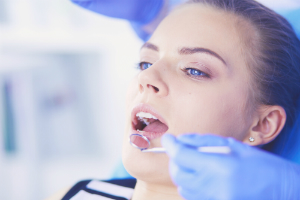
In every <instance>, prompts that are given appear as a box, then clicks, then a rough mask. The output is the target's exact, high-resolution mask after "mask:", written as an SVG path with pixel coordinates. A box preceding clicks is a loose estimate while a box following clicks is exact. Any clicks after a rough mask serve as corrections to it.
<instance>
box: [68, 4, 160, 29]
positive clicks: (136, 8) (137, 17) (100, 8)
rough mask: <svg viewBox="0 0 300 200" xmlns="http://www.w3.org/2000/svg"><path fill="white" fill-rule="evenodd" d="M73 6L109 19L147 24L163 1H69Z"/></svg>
mask: <svg viewBox="0 0 300 200" xmlns="http://www.w3.org/2000/svg"><path fill="white" fill-rule="evenodd" d="M71 1H72V2H74V3H75V4H78V5H79V6H81V7H83V8H86V9H88V10H91V11H94V12H96V13H99V14H102V15H106V16H109V17H115V18H122V19H127V20H129V21H131V22H135V23H139V24H147V23H148V22H150V21H151V20H152V19H153V18H154V17H155V16H156V15H157V14H158V12H159V11H160V9H161V7H162V5H163V0H147V1H146V0H71Z"/></svg>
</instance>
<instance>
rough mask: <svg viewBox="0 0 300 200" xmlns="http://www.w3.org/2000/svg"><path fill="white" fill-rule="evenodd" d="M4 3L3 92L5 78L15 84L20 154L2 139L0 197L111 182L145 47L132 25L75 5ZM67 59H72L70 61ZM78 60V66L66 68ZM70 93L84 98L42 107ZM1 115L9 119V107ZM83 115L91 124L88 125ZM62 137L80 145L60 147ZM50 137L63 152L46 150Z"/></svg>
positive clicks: (38, 0) (40, 0)
mask: <svg viewBox="0 0 300 200" xmlns="http://www.w3.org/2000/svg"><path fill="white" fill-rule="evenodd" d="M0 3H1V5H4V7H2V8H0V12H1V11H4V9H5V13H6V15H5V17H4V18H3V17H2V20H1V19H0V21H1V23H0V80H1V83H2V84H1V87H2V88H3V81H4V80H6V81H7V80H9V83H10V84H11V85H13V86H12V88H13V90H12V92H11V96H12V99H14V100H13V103H12V105H13V106H12V107H13V112H14V119H15V123H16V126H17V128H16V130H15V134H16V136H17V138H16V145H17V150H16V151H15V152H13V153H11V154H8V153H7V152H5V151H4V145H3V141H2V140H3V138H2V137H1V139H0V142H1V145H0V148H1V150H0V179H1V181H0V183H1V184H0V199H5V200H11V199H23V200H27V199H28V200H33V199H42V198H45V197H47V196H49V195H51V194H53V193H54V192H56V191H57V190H59V189H61V188H63V187H65V186H71V185H73V184H74V183H75V182H76V181H78V180H80V179H86V178H100V179H103V178H108V177H109V176H110V175H111V172H112V169H113V168H114V167H115V166H116V163H117V162H118V161H119V160H120V151H121V141H122V137H123V129H124V118H125V113H124V98H125V93H126V88H127V85H128V83H129V81H130V79H131V77H132V76H133V75H134V74H135V73H136V71H135V69H134V65H135V64H136V63H137V62H138V59H137V58H138V52H139V48H140V46H141V41H140V40H139V39H138V38H137V37H136V36H135V34H134V33H133V31H132V30H131V28H130V26H129V24H128V23H127V22H125V21H122V20H115V19H111V18H106V17H102V16H99V15H97V14H94V13H91V12H89V11H86V10H83V9H81V8H79V7H77V6H75V5H73V4H72V3H70V2H69V1H68V0H64V1H61V0H52V1H46V0H26V1H24V0H5V1H4V0H1V2H0ZM1 13H4V12H1ZM62 55H69V57H68V58H67V59H69V61H66V60H64V59H63V58H61V57H62ZM70 55H71V56H70ZM76 55H78V57H79V58H80V59H79V58H76ZM72 56H73V57H72ZM74 56H75V57H74ZM81 57H82V58H81ZM72 59H73V60H72ZM77 61H78V62H80V63H73V64H74V65H78V66H77V67H74V68H72V66H66V65H68V64H67V63H68V62H69V63H70V65H72V62H77ZM78 77H80V78H78ZM64 78H66V79H68V80H66V81H65V80H64ZM51 80H53V82H51ZM68 84H69V85H68ZM66 88H67V91H72V89H73V90H74V91H73V92H74V93H75V95H77V99H76V98H75V100H72V99H71V100H70V102H69V104H68V102H67V103H65V104H63V106H62V107H58V108H55V109H52V110H51V109H50V110H48V111H44V110H43V108H41V104H40V102H43V99H44V98H46V97H47V98H48V97H49V98H50V99H51V97H55V95H58V96H59V94H60V92H61V91H60V90H61V89H66ZM1 92H3V91H2V89H1ZM63 94H65V93H63ZM51 95H52V96H51ZM0 97H1V98H0V99H1V101H0V102H2V99H3V94H1V95H0ZM63 97H64V98H65V96H63ZM0 109H1V111H2V112H1V113H2V114H1V118H3V116H4V115H3V111H4V109H3V105H2V104H1V107H0ZM81 115H85V116H87V117H88V118H89V119H86V121H84V122H83V121H82V119H83V118H82V116H81ZM78 120H79V121H78ZM76 122H78V123H76ZM59 123H62V124H59ZM3 124H4V122H3V119H2V123H0V125H1V127H2V126H3ZM49 127H50V129H51V131H52V132H51V131H50V130H49ZM76 127H78V128H76ZM46 133H47V134H46ZM55 134H56V135H57V136H55ZM59 134H60V135H59ZM83 134H89V135H90V136H89V137H90V139H91V138H92V140H94V147H93V148H90V149H89V150H87V149H88V148H89V147H88V145H87V144H86V143H87V141H80V137H81V135H83ZM1 135H3V134H1ZM59 137H61V140H63V141H68V139H69V138H72V142H73V144H69V143H62V144H60V143H59V141H58V140H57V138H59ZM76 138H77V139H76ZM78 138H79V139H78ZM46 139H48V140H52V141H55V142H54V144H53V145H57V146H52V147H51V146H49V147H45V146H41V145H43V144H45V141H44V140H46ZM64 146H65V149H64V148H63V147H64ZM68 148H69V149H72V151H71V152H69V151H68V150H69V149H68ZM84 148H86V149H84ZM58 149H59V150H58ZM55 150H56V151H55ZM90 151H93V152H90ZM89 152H90V153H89ZM45 155H46V156H45Z"/></svg>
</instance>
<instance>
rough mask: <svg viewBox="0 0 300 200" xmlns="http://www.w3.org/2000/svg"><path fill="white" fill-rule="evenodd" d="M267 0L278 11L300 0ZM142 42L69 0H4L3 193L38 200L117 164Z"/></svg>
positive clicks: (0, 46) (104, 174)
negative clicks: (132, 80) (127, 102)
mask: <svg viewBox="0 0 300 200" xmlns="http://www.w3.org/2000/svg"><path fill="white" fill-rule="evenodd" d="M282 1H284V0H277V1H274V0H261V2H263V3H265V4H266V5H267V6H269V7H271V8H274V9H277V10H278V9H281V10H284V9H290V8H294V7H297V6H298V7H300V2H298V0H287V1H284V2H285V7H282ZM141 45H142V41H141V40H140V39H139V38H138V37H137V36H136V35H135V33H134V31H133V30H132V29H131V27H130V25H129V23H128V22H127V21H124V20H118V19H112V18H107V17H104V16H101V15H97V14H95V13H92V12H89V11H87V10H84V9H82V8H80V7H78V6H76V5H73V4H72V3H71V2H70V1H68V0H51V1H46V0H0V130H1V132H0V199H1V200H19V199H22V200H35V199H44V198H46V197H48V196H51V195H52V194H53V193H55V192H57V191H58V190H60V189H62V188H64V187H67V186H71V185H73V184H74V183H76V182H77V181H78V180H81V179H89V178H96V179H107V178H109V177H110V176H111V175H112V172H113V170H114V168H115V167H116V165H117V163H118V162H119V161H120V157H121V143H122V138H123V130H124V126H125V121H124V119H125V101H124V99H125V94H126V88H127V86H128V84H129V82H130V80H131V78H132V77H133V76H134V75H135V74H136V73H137V71H136V70H135V68H134V67H135V66H136V63H137V62H138V53H139V48H140V46H141Z"/></svg>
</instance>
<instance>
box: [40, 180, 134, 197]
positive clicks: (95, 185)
mask: <svg viewBox="0 0 300 200" xmlns="http://www.w3.org/2000/svg"><path fill="white" fill-rule="evenodd" d="M135 184H136V179H112V180H106V181H100V180H83V181H80V182H78V183H76V184H75V185H74V186H73V187H71V188H68V189H64V190H62V191H61V192H60V193H57V194H56V195H54V196H53V197H51V198H48V199H46V200H58V199H62V200H69V199H73V197H74V199H76V200H77V199H78V200H80V199H89V198H92V197H94V196H101V197H103V199H104V198H105V197H106V198H107V199H117V200H126V199H130V198H131V197H132V194H133V188H134V187H135Z"/></svg>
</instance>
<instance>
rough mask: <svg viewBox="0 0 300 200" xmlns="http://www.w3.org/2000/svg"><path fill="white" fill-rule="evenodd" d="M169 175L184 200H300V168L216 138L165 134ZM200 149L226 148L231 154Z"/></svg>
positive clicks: (234, 141) (244, 145)
mask: <svg viewBox="0 0 300 200" xmlns="http://www.w3.org/2000/svg"><path fill="white" fill-rule="evenodd" d="M162 144H163V146H164V147H165V148H166V150H167V154H168V155H169V157H170V175H171V177H172V179H173V181H174V183H175V184H176V185H177V186H178V191H179V193H180V194H181V195H182V197H184V198H185V199H187V200H198V199H215V200H240V199H243V200H248V199H249V200H253V199H255V200H266V199H272V200H289V199H293V200H300V190H299V188H300V166H299V165H296V164H294V163H291V162H289V161H287V160H284V159H282V158H280V157H278V156H275V155H273V154H271V153H268V152H266V151H263V150H260V149H258V148H255V147H250V146H248V145H246V144H243V143H241V142H238V141H236V140H234V139H232V138H223V137H219V136H215V135H198V134H188V135H181V136H178V137H177V138H176V137H174V136H172V135H170V134H165V135H164V136H163V138H162ZM200 146H229V147H230V148H231V150H232V152H231V153H230V154H214V153H201V152H198V151H197V150H196V148H197V147H200Z"/></svg>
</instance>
